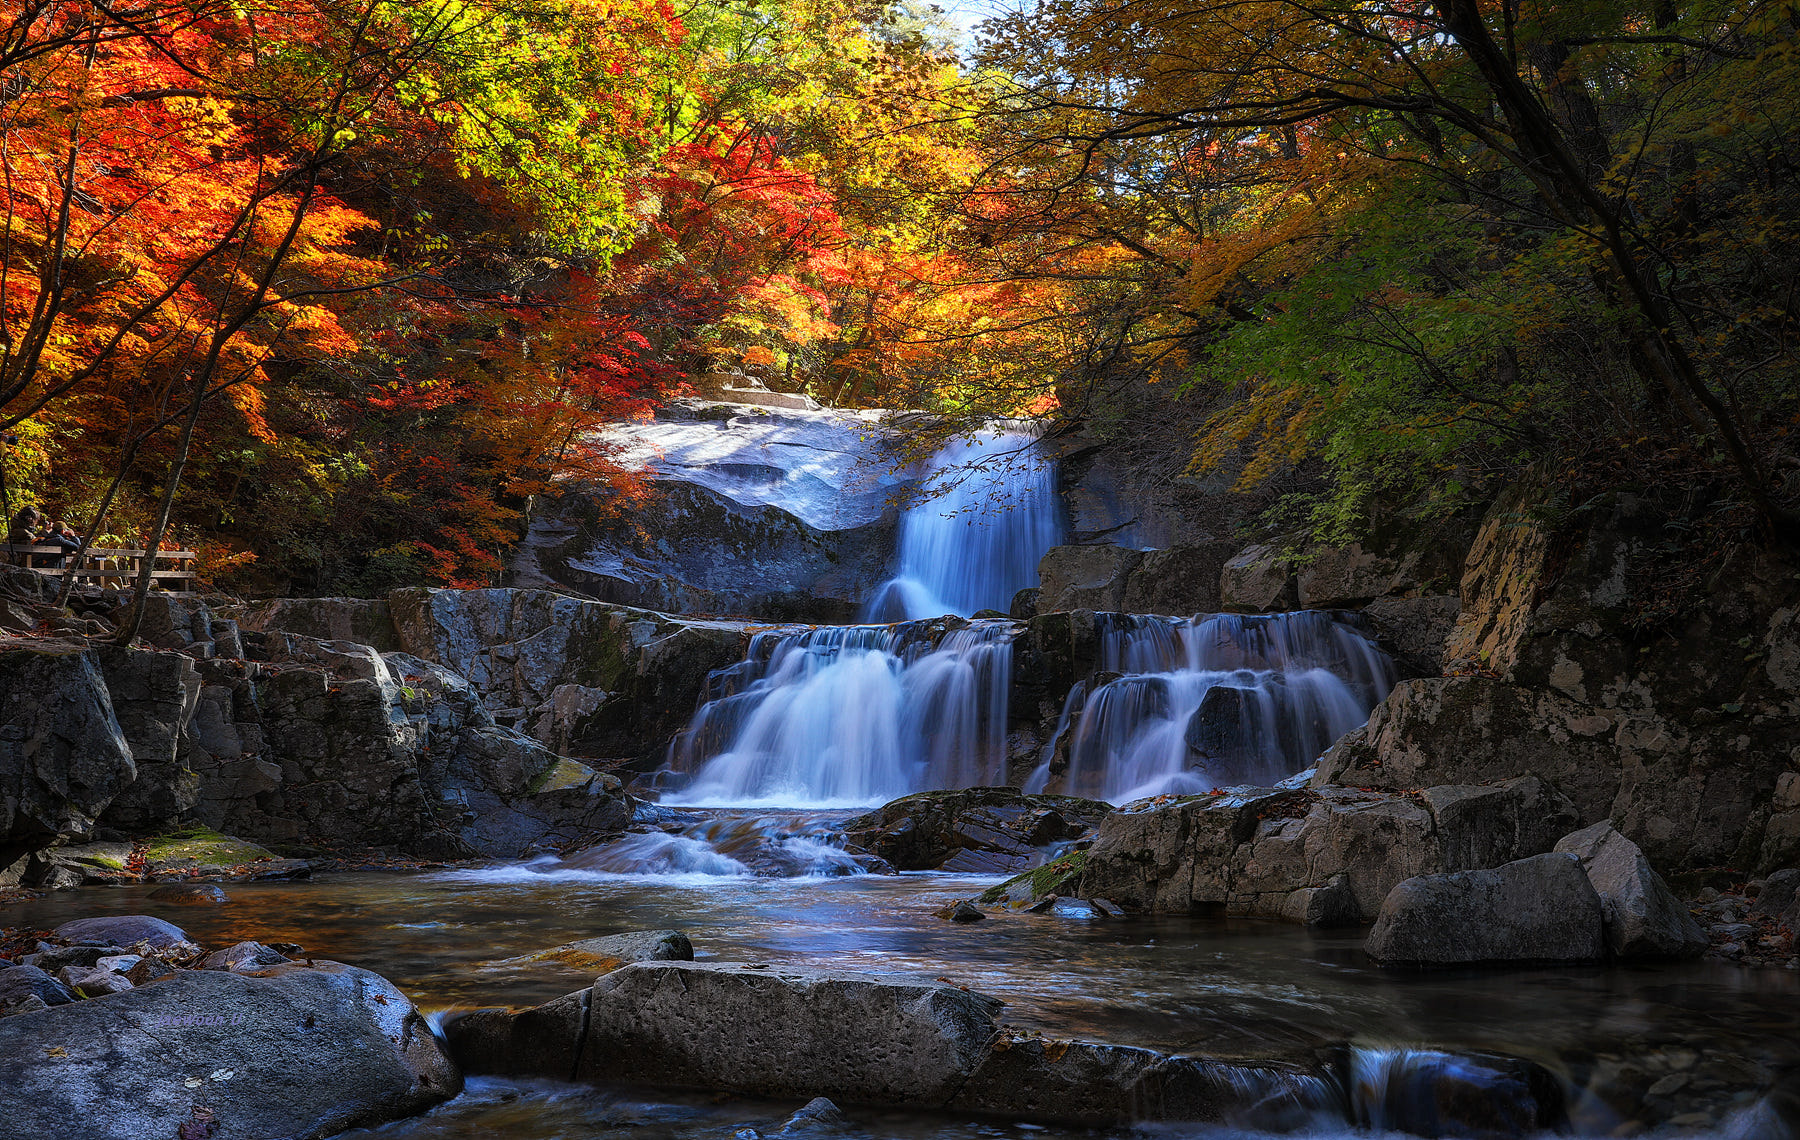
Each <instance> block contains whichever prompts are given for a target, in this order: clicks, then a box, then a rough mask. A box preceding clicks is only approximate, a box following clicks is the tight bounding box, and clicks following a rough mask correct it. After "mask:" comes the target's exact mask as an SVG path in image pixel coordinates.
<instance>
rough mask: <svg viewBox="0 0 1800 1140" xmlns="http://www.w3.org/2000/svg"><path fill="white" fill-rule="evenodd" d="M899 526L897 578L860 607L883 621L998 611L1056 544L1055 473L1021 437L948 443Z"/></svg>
mask: <svg viewBox="0 0 1800 1140" xmlns="http://www.w3.org/2000/svg"><path fill="white" fill-rule="evenodd" d="M921 493H922V494H925V495H928V496H929V497H927V498H924V499H922V500H921V501H920V502H918V503H916V504H914V505H913V506H912V507H911V508H910V509H909V510H908V511H907V512H906V514H905V516H904V517H903V518H902V519H901V520H900V550H899V567H898V569H899V573H898V574H896V575H895V576H894V577H893V578H892V579H890V580H889V581H887V582H886V583H884V584H883V585H882V586H881V588H880V589H878V590H877V591H876V592H875V595H874V597H872V598H871V599H870V600H869V603H868V605H867V606H866V607H864V611H863V617H864V619H865V620H867V621H876V622H892V621H906V620H910V619H915V618H928V617H937V616H938V615H940V614H958V615H960V616H962V617H969V616H970V615H972V614H974V613H975V612H976V611H978V610H984V609H992V610H1005V609H1007V608H1008V607H1009V606H1010V605H1011V604H1012V597H1013V595H1014V594H1016V593H1018V592H1019V591H1020V590H1022V589H1024V588H1025V587H1027V586H1035V585H1037V580H1038V577H1037V566H1038V560H1039V559H1040V558H1042V557H1043V556H1044V552H1045V551H1047V550H1049V549H1050V548H1051V547H1052V546H1055V545H1056V544H1057V543H1058V542H1060V541H1061V540H1062V520H1061V517H1060V511H1059V507H1058V503H1057V498H1056V467H1055V465H1054V464H1053V463H1051V462H1049V461H1047V460H1045V459H1044V458H1043V456H1042V455H1041V453H1040V452H1039V450H1038V445H1037V437H1036V436H1034V435H1031V434H1028V433H1026V432H1021V431H987V432H981V433H979V434H978V435H976V436H974V437H972V438H970V439H966V440H956V441H954V442H952V443H951V444H950V445H949V446H947V447H945V448H944V449H943V450H942V451H940V452H938V454H937V455H936V456H934V457H933V458H932V461H931V465H930V469H929V471H928V472H927V474H926V478H925V485H924V488H923V490H922V492H921Z"/></svg>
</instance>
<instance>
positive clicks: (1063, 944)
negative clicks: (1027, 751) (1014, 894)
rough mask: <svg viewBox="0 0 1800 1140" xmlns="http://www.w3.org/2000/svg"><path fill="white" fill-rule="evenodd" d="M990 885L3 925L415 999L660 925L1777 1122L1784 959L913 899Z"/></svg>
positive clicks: (677, 887)
mask: <svg viewBox="0 0 1800 1140" xmlns="http://www.w3.org/2000/svg"><path fill="white" fill-rule="evenodd" d="M997 881H998V879H997V878H996V877H992V876H963V875H947V874H937V873H914V874H904V875H893V876H888V875H852V876H838V877H801V878H762V877H755V876H748V875H723V876H721V875H703V874H695V873H677V874H617V873H611V872H595V871H581V870H576V869H572V868H569V867H567V866H561V867H559V868H553V869H549V870H546V868H545V867H544V866H541V865H538V866H534V865H512V866H501V867H494V868H488V869H477V870H450V871H442V872H427V873H419V874H370V873H364V874H344V875H330V876H321V877H320V878H318V879H315V880H313V881H310V882H298V883H270V884H256V885H240V886H233V887H231V888H230V894H231V901H230V902H229V903H228V904H226V905H224V906H222V907H217V908H183V909H181V910H179V911H173V912H172V911H169V910H167V909H166V908H159V907H157V906H156V905H155V904H151V903H146V901H145V899H144V896H145V895H146V894H147V893H148V891H149V889H150V888H148V887H120V888H112V889H104V890H99V889H94V890H83V891H79V892H64V893H59V894H56V895H52V896H49V897H47V898H45V899H42V900H39V901H35V902H31V903H27V904H24V905H22V906H20V907H17V908H15V909H14V910H13V911H12V912H11V913H10V915H9V918H10V919H12V920H13V921H17V922H19V923H21V924H32V925H37V926H44V927H48V926H53V925H55V924H57V923H59V922H62V921H65V920H67V919H71V918H75V917H86V916H91V915H97V914H131V913H143V912H145V911H146V910H148V911H150V912H152V913H155V912H159V911H160V912H162V913H166V914H168V916H169V917H170V918H172V919H174V920H176V921H177V922H179V923H180V924H181V925H182V926H183V927H184V928H185V929H186V930H188V932H189V933H190V934H191V935H192V936H193V937H195V938H196V939H198V940H199V941H201V942H203V943H206V944H209V945H220V944H227V943H231V942H235V941H238V940H240V939H246V938H255V939H259V940H262V941H265V942H267V941H293V942H297V943H299V944H301V945H303V946H305V947H306V950H307V952H308V953H309V954H313V955H316V956H320V957H329V958H333V959H336V960H339V961H343V962H348V963H351V964H353V965H357V966H362V967H365V968H367V969H370V970H374V971H376V972H377V973H380V974H383V975H385V976H386V977H388V978H390V979H391V980H393V981H394V982H395V983H396V984H397V985H399V986H400V987H401V988H402V989H404V990H405V991H406V992H407V993H408V994H410V995H412V996H413V998H414V999H415V1000H416V1001H417V1002H418V1004H419V1006H420V1008H421V1009H424V1010H427V1011H431V1010H443V1009H452V1008H457V1007H465V1006H468V1005H472V1004H482V1005H492V1004H507V1005H514V1006H525V1005H532V1004H536V1003H539V1002H542V1001H545V1000H548V999H550V998H553V997H557V996H560V995H562V994H564V993H567V992H570V991H571V990H575V989H578V988H580V987H582V986H583V985H585V984H586V983H587V982H588V981H589V980H590V979H589V978H588V977H587V976H586V975H585V974H583V973H582V972H580V971H578V970H573V969H569V968H566V967H563V966H559V965H557V964H555V963H546V962H536V963H531V962H522V961H511V960H510V959H518V958H522V957H524V956H526V955H530V954H532V953H535V952H537V951H540V950H545V949H549V948H550V947H553V946H556V945H558V944H561V943H563V942H567V941H570V940H573V939H577V938H587V937H595V936H598V935H602V934H612V933H622V932H625V931H631V930H644V929H661V928H678V929H682V930H685V931H686V932H687V933H688V934H689V936H690V937H691V938H692V940H693V943H694V947H695V953H696V957H697V958H699V959H701V960H706V959H716V960H728V961H747V962H770V963H776V962H780V963H791V964H794V965H804V966H815V967H830V968H838V969H848V970H854V971H858V972H864V973H867V972H882V973H889V972H895V973H911V974H917V975H923V976H925V977H943V978H948V979H950V980H952V981H954V982H955V983H957V984H959V985H967V986H969V987H971V988H972V989H976V990H979V991H981V992H984V993H988V994H991V995H993V996H995V997H998V998H1001V999H1002V1000H1004V1001H1005V1002H1006V1003H1007V1008H1006V1011H1005V1014H1004V1018H1005V1020H1006V1021H1007V1022H1008V1023H1010V1024H1012V1025H1015V1026H1018V1027H1021V1028H1026V1029H1037V1030H1041V1031H1042V1032H1044V1033H1045V1034H1046V1035H1050V1036H1071V1037H1080V1038H1083V1039H1087V1040H1097V1041H1106V1042H1112V1043H1117V1044H1129V1045H1144V1046H1154V1047H1158V1048H1162V1049H1166V1050H1171V1051H1178V1052H1179V1051H1188V1052H1193V1053H1198V1054H1205V1055H1211V1056H1219V1057H1236V1058H1276V1059H1281V1058H1290V1057H1296V1056H1306V1055H1313V1054H1315V1053H1316V1052H1317V1051H1319V1050H1321V1049H1324V1050H1329V1049H1332V1048H1335V1047H1341V1046H1347V1047H1350V1048H1351V1049H1353V1050H1360V1051H1361V1052H1360V1053H1359V1056H1362V1057H1364V1058H1371V1057H1372V1058H1389V1059H1391V1058H1393V1057H1396V1056H1400V1057H1404V1056H1406V1053H1405V1051H1406V1050H1410V1049H1420V1048H1428V1049H1436V1050H1444V1051H1449V1052H1452V1053H1457V1054H1461V1053H1466V1052H1470V1051H1476V1052H1481V1051H1491V1052H1495V1053H1502V1054H1509V1055H1515V1056H1522V1057H1526V1058H1529V1059H1531V1060H1534V1061H1537V1062H1539V1063H1541V1064H1542V1065H1544V1066H1545V1067H1546V1068H1548V1069H1549V1070H1550V1071H1551V1072H1552V1073H1554V1074H1556V1075H1557V1076H1558V1077H1559V1078H1560V1079H1561V1080H1562V1081H1563V1082H1564V1083H1565V1086H1566V1087H1567V1089H1568V1090H1569V1095H1570V1098H1571V1109H1572V1111H1571V1124H1572V1126H1573V1132H1574V1134H1576V1135H1581V1136H1611V1135H1628V1134H1631V1129H1630V1124H1631V1117H1630V1112H1631V1105H1632V1104H1633V1103H1634V1101H1636V1099H1637V1098H1638V1097H1641V1096H1643V1095H1644V1092H1643V1090H1644V1088H1646V1087H1650V1086H1656V1087H1664V1086H1659V1085H1657V1082H1664V1084H1665V1085H1666V1083H1667V1081H1668V1078H1671V1077H1683V1078H1684V1079H1683V1080H1682V1081H1681V1082H1680V1083H1682V1084H1683V1085H1684V1086H1686V1089H1685V1091H1686V1092H1688V1093H1689V1095H1695V1094H1696V1093H1697V1094H1699V1095H1701V1096H1702V1097H1704V1096H1705V1095H1706V1094H1708V1093H1709V1092H1711V1093H1712V1094H1713V1095H1714V1096H1715V1097H1716V1098H1717V1099H1718V1100H1719V1102H1720V1105H1719V1107H1720V1109H1721V1110H1722V1111H1723V1113H1724V1115H1726V1116H1727V1117H1729V1116H1730V1115H1731V1114H1732V1113H1733V1112H1735V1113H1737V1114H1738V1123H1737V1125H1736V1128H1737V1131H1731V1130H1729V1129H1728V1130H1726V1131H1724V1132H1717V1131H1710V1130H1700V1131H1698V1132H1696V1131H1694V1130H1691V1129H1687V1128H1683V1127H1681V1126H1680V1125H1679V1124H1677V1125H1676V1126H1674V1127H1673V1128H1672V1129H1670V1130H1669V1132H1668V1133H1667V1134H1670V1135H1690V1134H1702V1135H1725V1136H1734V1137H1741V1138H1742V1140H1760V1138H1761V1137H1765V1136H1768V1137H1776V1136H1781V1135H1785V1133H1782V1132H1777V1131H1771V1130H1769V1129H1770V1128H1773V1127H1779V1126H1778V1125H1771V1124H1770V1123H1769V1122H1768V1121H1767V1120H1764V1119H1763V1118H1761V1117H1753V1116H1751V1115H1750V1114H1752V1113H1754V1112H1755V1111H1756V1110H1757V1104H1758V1095H1757V1091H1755V1090H1757V1089H1761V1088H1767V1087H1769V1086H1771V1085H1777V1086H1778V1085H1779V1084H1780V1079H1779V1078H1780V1076H1781V1075H1783V1074H1786V1075H1788V1079H1789V1080H1792V1074H1795V1073H1796V1072H1800V975H1796V974H1794V973H1792V972H1788V971H1769V970H1761V971H1758V970H1751V969H1746V968H1742V967H1738V966H1732V965H1727V964H1723V963H1717V962H1698V963H1681V964H1668V965H1655V966H1650V965H1644V966H1634V967H1628V968H1619V967H1611V968H1608V967H1600V966H1595V967H1558V968H1555V969H1525V970H1508V971H1481V970H1446V971H1439V972H1433V973H1426V974H1408V973H1395V972H1391V971H1384V970H1381V969H1378V968H1376V967H1374V966H1373V965H1371V964H1370V963H1369V962H1368V961H1367V960H1366V959H1365V958H1364V957H1363V954H1362V951H1361V948H1360V947H1361V940H1362V932H1361V931H1358V930H1350V931H1342V932H1314V931H1308V930H1306V929H1303V928H1299V927H1295V926H1292V925H1288V924H1284V923H1277V922H1270V921H1262V920H1255V919H1239V918H1210V917H1200V916H1182V917H1171V916H1159V917H1142V918H1133V919H1130V920H1127V921H1123V922H1119V921H1111V920H1105V919H1100V918H1096V917H1095V916H1094V915H1093V913H1092V912H1091V911H1089V910H1088V909H1087V908H1086V907H1084V906H1079V905H1076V904H1064V905H1062V906H1059V908H1058V910H1057V911H1055V912H1052V913H1049V914H1044V915H1024V914H1017V915H1014V914H997V915H995V916H993V917H991V918H989V919H988V920H986V921H983V922H979V923H972V924H955V923H949V922H945V921H943V920H942V919H940V918H938V917H936V916H935V915H934V913H933V912H934V911H936V910H938V909H940V908H941V907H943V906H945V905H947V904H949V903H951V902H953V901H955V900H957V899H963V898H968V897H970V896H971V895H973V894H977V893H979V892H980V891H981V890H983V889H985V888H986V887H988V886H990V885H992V884H993V883H995V882H997ZM797 1107H798V1106H797V1105H795V1104H774V1103H763V1102H757V1101H750V1100H743V1099H738V1098H730V1099H720V1098H714V1097H694V1098H684V1097H681V1096H672V1095H669V1094H664V1093H657V1094H654V1095H650V1096H646V1095H643V1094H633V1093H630V1092H628V1091H623V1090H607V1089H588V1088H578V1087H575V1086H563V1085H557V1084H554V1083H549V1082H517V1081H501V1080H492V1079H485V1078H483V1079H476V1080H473V1081H471V1083H470V1088H469V1091H467V1092H466V1093H465V1094H464V1095H463V1096H462V1097H460V1098H458V1099H457V1100H456V1101H454V1102H452V1103H450V1104H448V1105H445V1106H443V1107H441V1108H439V1109H436V1110H434V1111H433V1112H431V1113H428V1114H427V1115H425V1116H423V1117H420V1118H418V1119H415V1120H409V1121H403V1122H399V1123H396V1124H393V1125H390V1126H388V1127H386V1128H384V1129H381V1130H379V1133H378V1134H379V1135H381V1136H384V1137H407V1138H413V1137H418V1138H425V1137H433V1138H436V1137H444V1138H449V1137H459V1138H460V1137H471V1138H472V1137H482V1136H506V1137H515V1138H519V1140H563V1138H567V1140H576V1138H606V1140H612V1138H620V1140H623V1138H625V1137H641V1138H662V1137H668V1138H671V1140H674V1138H683V1140H687V1138H693V1140H699V1138H703V1137H721V1138H723V1137H740V1138H744V1140H747V1136H746V1134H745V1133H744V1131H743V1130H744V1129H753V1130H755V1131H756V1132H757V1133H758V1134H769V1133H771V1132H772V1131H773V1130H774V1129H776V1128H778V1127H779V1125H780V1123H781V1121H782V1120H783V1119H785V1117H786V1116H787V1114H788V1113H790V1112H792V1111H793V1110H794V1109H795V1108H797ZM850 1115H851V1118H852V1126H851V1127H850V1128H849V1129H848V1130H847V1131H846V1132H844V1133H843V1134H844V1135H850V1136H859V1135H861V1136H872V1137H896V1138H900V1137H942V1138H945V1140H950V1138H954V1137H965V1136H967V1137H976V1136H982V1137H999V1136H1014V1135H1017V1136H1026V1135H1031V1136H1045V1135H1049V1136H1056V1135H1062V1134H1064V1133H1059V1132H1058V1131H1057V1130H1055V1129H1043V1128H1037V1127H1032V1126H1023V1125H1013V1124H998V1123H986V1122H970V1121H966V1120H954V1119H948V1118H942V1117H939V1116H936V1115H933V1114H928V1113H917V1114H905V1113H893V1112H879V1111H859V1110H851V1112H850ZM1327 1115H1330V1114H1327ZM1676 1120H1677V1122H1679V1120H1680V1117H1679V1115H1678V1116H1677V1117H1676ZM1745 1129H1748V1130H1747V1131H1746V1130H1745ZM1378 1131H1379V1130H1378V1129H1377V1132H1378ZM1151 1132H1152V1133H1153V1134H1155V1135H1165V1136H1209V1137H1211V1136H1217V1137H1227V1136H1250V1135H1262V1134H1264V1133H1260V1132H1255V1131H1242V1130H1234V1129H1232V1128H1230V1127H1225V1126H1210V1127H1202V1126H1182V1127H1176V1126H1168V1125H1159V1126H1155V1128H1154V1129H1152V1130H1151ZM1067 1134H1068V1135H1074V1133H1073V1132H1069V1133H1067ZM1288 1134H1302V1135H1313V1136H1327V1135H1339V1134H1344V1129H1343V1126H1342V1124H1341V1116H1339V1123H1333V1122H1332V1121H1330V1120H1328V1119H1320V1120H1302V1121H1299V1122H1298V1126H1297V1128H1295V1129H1294V1130H1292V1131H1290V1132H1289V1133H1288ZM1353 1134H1355V1135H1371V1134H1374V1133H1371V1132H1370V1131H1368V1130H1367V1129H1364V1130H1361V1131H1357V1132H1355V1133H1353ZM352 1135H360V1134H357V1133H353V1134H352Z"/></svg>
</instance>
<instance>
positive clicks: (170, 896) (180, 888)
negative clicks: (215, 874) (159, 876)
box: [148, 883, 231, 906]
mask: <svg viewBox="0 0 1800 1140" xmlns="http://www.w3.org/2000/svg"><path fill="white" fill-rule="evenodd" d="M148 897H149V898H150V899H152V900H153V901H155V902H159V903H162V904H163V905H165V906H220V905H223V904H224V903H228V902H230V901H231V896H229V895H227V894H226V893H225V891H224V888H222V887H216V886H214V885H213V884H211V883H195V884H192V885H190V884H187V883H170V884H168V885H167V886H161V887H158V888H156V889H155V890H153V891H151V892H150V894H149V896H148Z"/></svg>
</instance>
